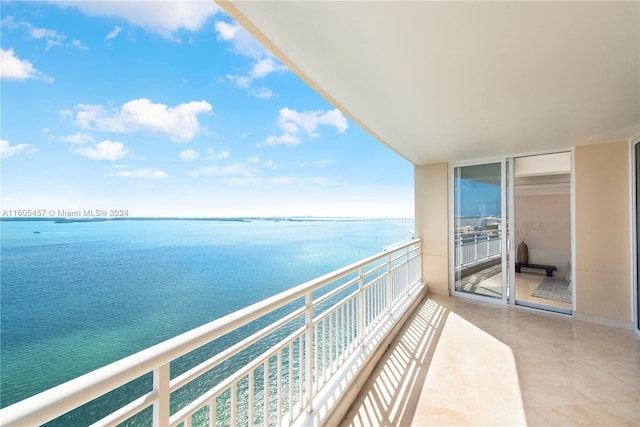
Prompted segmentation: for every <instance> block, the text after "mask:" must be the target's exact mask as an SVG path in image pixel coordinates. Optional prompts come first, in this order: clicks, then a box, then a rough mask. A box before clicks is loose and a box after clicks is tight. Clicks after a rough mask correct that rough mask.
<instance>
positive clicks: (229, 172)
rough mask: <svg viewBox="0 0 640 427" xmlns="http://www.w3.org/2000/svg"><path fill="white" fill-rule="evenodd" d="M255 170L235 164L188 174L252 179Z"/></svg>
mask: <svg viewBox="0 0 640 427" xmlns="http://www.w3.org/2000/svg"><path fill="white" fill-rule="evenodd" d="M254 172H255V171H254V170H253V169H252V168H251V167H249V166H247V165H244V164H242V163H234V164H233V165H229V166H208V167H202V168H200V169H198V170H195V171H192V172H189V173H187V175H189V176H192V177H201V176H204V177H218V176H241V177H245V178H252V177H253V174H254Z"/></svg>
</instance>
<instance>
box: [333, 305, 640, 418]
mask: <svg viewBox="0 0 640 427" xmlns="http://www.w3.org/2000/svg"><path fill="white" fill-rule="evenodd" d="M639 408H640V341H638V340H637V338H636V337H635V336H634V334H633V332H631V331H630V330H625V329H621V328H615V327H610V326H604V325H596V324H593V323H588V322H581V321H576V320H573V319H571V318H569V317H565V316H560V315H552V314H546V313H541V312H536V311H532V310H526V309H519V308H510V307H507V306H500V305H496V304H490V303H481V302H478V301H473V300H468V299H463V298H455V297H446V296H440V295H434V294H429V297H428V298H427V299H425V300H424V301H423V302H422V303H421V305H420V307H419V308H417V309H416V310H415V312H414V313H413V314H412V316H411V318H410V319H409V320H407V322H406V324H405V326H404V327H403V329H402V331H401V332H400V333H399V334H398V335H397V337H396V339H395V340H394V342H393V343H392V344H391V346H390V348H389V350H388V351H387V353H386V354H385V355H384V357H383V358H382V359H381V361H380V363H379V364H378V366H377V367H376V369H375V371H374V372H373V373H372V375H371V377H370V378H369V380H368V381H367V383H366V384H365V385H364V387H363V389H362V392H361V393H360V395H359V396H358V398H357V399H356V400H355V402H354V404H353V405H352V407H351V409H350V411H349V412H348V413H347V415H346V416H345V418H344V419H343V421H342V423H341V425H342V426H377V425H380V426H381V425H385V426H399V425H403V426H408V425H415V426H433V425H438V426H442V425H486V426H494V425H529V426H568V425H599V426H605V425H606V426H626V425H628V426H632V425H634V426H637V425H640V409H639Z"/></svg>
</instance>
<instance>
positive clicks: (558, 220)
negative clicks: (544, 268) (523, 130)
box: [515, 194, 571, 275]
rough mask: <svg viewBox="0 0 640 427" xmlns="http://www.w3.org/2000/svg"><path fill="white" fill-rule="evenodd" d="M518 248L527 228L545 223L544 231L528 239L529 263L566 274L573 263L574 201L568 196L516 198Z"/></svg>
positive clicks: (534, 231) (533, 234)
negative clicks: (572, 208)
mask: <svg viewBox="0 0 640 427" xmlns="http://www.w3.org/2000/svg"><path fill="white" fill-rule="evenodd" d="M515 205H516V214H515V221H516V224H515V226H516V245H517V244H518V243H519V242H520V240H519V236H524V231H523V230H522V227H523V225H524V224H527V223H529V224H532V223H535V224H537V223H538V222H541V223H542V225H543V227H544V229H543V230H532V231H531V232H529V235H528V236H527V239H526V242H527V246H528V247H529V262H530V263H531V264H550V265H555V266H556V267H558V275H562V274H565V273H566V272H567V270H568V267H569V260H570V259H571V197H570V196H569V195H568V194H552V195H536V196H516V200H515Z"/></svg>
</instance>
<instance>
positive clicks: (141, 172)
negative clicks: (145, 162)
mask: <svg viewBox="0 0 640 427" xmlns="http://www.w3.org/2000/svg"><path fill="white" fill-rule="evenodd" d="M113 176H115V177H118V178H136V179H141V178H144V179H165V178H167V177H168V176H167V174H166V173H165V172H164V171H161V170H159V169H156V170H153V169H151V168H145V169H138V170H132V171H120V172H118V173H116V174H114V175H113Z"/></svg>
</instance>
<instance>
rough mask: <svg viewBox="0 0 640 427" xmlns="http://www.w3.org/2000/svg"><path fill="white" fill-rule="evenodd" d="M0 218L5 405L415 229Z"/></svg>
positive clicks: (0, 358) (79, 419)
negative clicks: (8, 219)
mask: <svg viewBox="0 0 640 427" xmlns="http://www.w3.org/2000/svg"><path fill="white" fill-rule="evenodd" d="M0 227H1V233H0V234H1V258H0V262H1V264H0V317H1V321H2V324H1V328H2V329H1V334H0V390H1V396H0V398H1V405H2V407H4V406H8V405H10V404H12V403H15V402H17V401H19V400H22V399H24V398H26V397H29V396H31V395H34V394H36V393H38V392H40V391H43V390H46V389H48V388H51V387H53V386H55V385H57V384H60V383H63V382H65V381H67V380H70V379H72V378H75V377H77V376H79V375H82V374H84V373H87V372H90V371H92V370H94V369H97V368H99V367H101V366H104V365H106V364H108V363H111V362H113V361H115V360H118V359H120V358H123V357H125V356H128V355H130V354H133V353H135V352H137V351H139V350H142V349H144V348H147V347H149V346H151V345H154V344H157V343H159V342H161V341H164V340H166V339H168V338H171V337H173V336H175V335H177V334H180V333H182V332H185V331H188V330H190V329H193V328H194V327H197V326H200V325H202V324H204V323H207V322H209V321H211V320H214V319H216V318H219V317H221V316H224V315H226V314H228V313H231V312H233V311H235V310H238V309H240V308H242V307H245V306H247V305H250V304H252V303H255V302H257V301H260V300H262V299H264V298H266V297H268V296H271V295H274V294H277V293H278V292H281V291H283V290H286V289H288V288H291V287H293V286H296V285H298V284H301V283H303V282H305V281H307V280H310V279H313V278H315V277H318V276H321V275H323V274H326V273H328V272H330V271H333V270H335V269H337V268H340V267H343V266H345V265H347V264H350V263H352V262H355V261H358V260H361V259H363V258H365V257H367V256H370V255H373V254H376V253H378V252H380V251H382V250H383V249H384V247H386V246H389V245H391V244H394V243H399V242H404V241H407V240H409V239H410V238H411V232H412V231H413V223H392V222H385V221H361V222H353V221H336V220H330V221H329V220H323V221H318V220H300V221H275V220H251V221H245V222H240V221H197V220H136V221H131V220H129V221H106V222H75V223H54V222H48V221H47V222H40V221H37V222H36V221H3V222H1V223H0ZM35 231H39V233H34V232H35ZM125 397H126V396H125ZM111 400H113V401H114V402H115V401H117V400H118V399H117V398H115V397H114V398H112V399H111ZM106 404H107V405H108V404H110V403H109V402H107V403H106ZM84 417H87V414H84V413H79V414H77V415H76V418H74V419H73V421H68V420H67V423H68V422H73V423H76V424H82V423H84V422H85V421H87V420H86V419H85V418H84ZM64 423H65V422H63V423H62V424H60V425H64Z"/></svg>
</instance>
